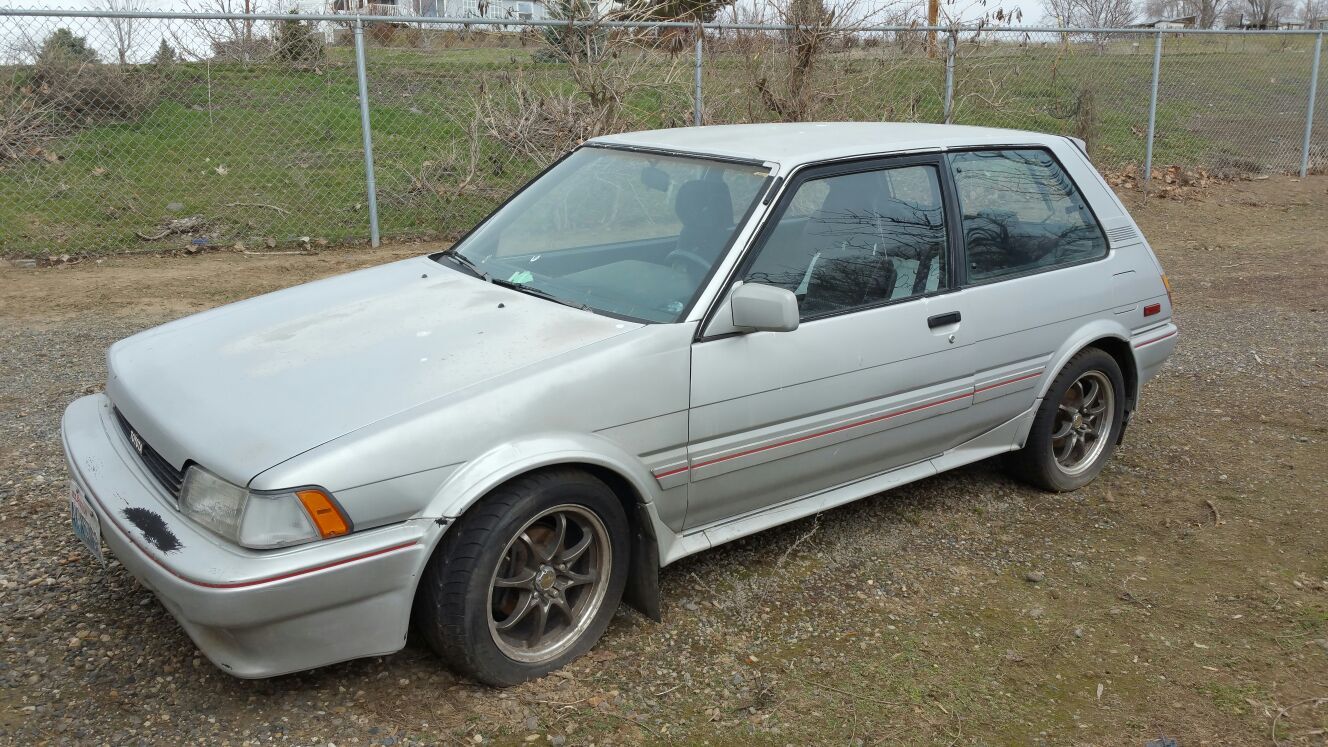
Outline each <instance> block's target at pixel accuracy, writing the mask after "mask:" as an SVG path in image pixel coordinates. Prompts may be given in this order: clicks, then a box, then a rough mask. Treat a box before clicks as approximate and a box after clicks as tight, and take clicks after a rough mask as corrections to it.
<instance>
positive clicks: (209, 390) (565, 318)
mask: <svg viewBox="0 0 1328 747" xmlns="http://www.w3.org/2000/svg"><path fill="white" fill-rule="evenodd" d="M639 326H640V325H638V324H635V323H631V322H624V321H619V320H616V319H611V318H607V317H604V316H599V315H596V314H593V313H591V312H588V311H583V310H579V309H573V308H570V307H567V306H563V305H560V304H557V303H553V302H551V301H547V300H544V299H539V298H534V297H532V296H528V295H525V294H522V293H519V292H517V291H514V290H511V289H508V288H503V287H500V286H495V285H491V284H489V283H486V282H484V281H482V280H479V279H478V278H474V277H472V276H470V275H466V274H463V273H461V272H459V271H457V270H454V269H451V268H450V267H445V266H442V265H439V264H437V263H435V262H433V261H432V260H429V259H428V258H425V257H419V258H415V259H411V260H406V261H403V262H396V263H393V264H389V265H383V266H380V267H375V268H372V269H368V270H362V271H359V272H354V273H350V274H347V275H340V276H337V277H333V278H329V279H326V280H321V281H317V282H313V283H309V284H307V285H301V286H297V287H294V288H289V289H286V290H283V291H278V292H276V293H271V294H268V295H265V296H260V297H258V298H254V299H250V300H248V301H242V302H240V303H236V304H232V305H229V306H224V307H221V308H218V309H214V310H212V311H208V312H204V313H201V314H197V315H194V316H191V317H186V318H184V319H180V320H178V321H175V322H171V323H169V324H165V325H162V326H160V327H157V328H155V329H150V330H148V331H146V332H142V333H140V334H137V335H134V336H133V337H129V338H127V339H125V340H121V341H120V342H118V343H116V344H115V345H113V346H112V347H111V350H110V352H109V353H108V356H107V358H108V361H107V362H108V368H109V379H108V383H107V393H108V394H109V396H110V397H111V400H112V402H114V403H115V405H116V407H117V408H119V410H120V411H121V413H122V414H123V415H124V417H125V419H126V420H127V421H128V422H129V423H130V424H131V425H132V427H133V428H134V430H135V431H137V432H138V435H139V436H140V437H141V438H142V439H143V440H144V441H146V442H147V443H148V445H150V446H151V447H152V448H153V449H155V450H156V451H157V452H158V453H159V454H161V455H162V456H163V457H164V458H165V459H166V460H167V461H169V462H170V463H171V464H172V465H174V466H175V467H177V468H182V467H183V465H184V464H186V463H188V462H196V463H198V464H200V465H202V466H204V467H207V468H208V469H210V470H212V471H213V472H215V473H217V474H218V475H220V476H222V477H224V478H226V479H228V480H232V481H234V482H238V483H241V484H243V483H247V482H248V481H249V480H250V479H252V478H253V477H254V476H255V475H257V474H258V473H259V472H262V471H263V470H265V469H267V468H269V467H272V466H273V465H276V464H278V463H280V462H282V461H285V460H286V459H289V458H291V457H293V456H295V455H297V454H300V453H302V452H304V451H307V450H308V449H311V448H314V447H316V446H319V445H320V444H323V443H326V442H328V441H331V440H332V439H335V438H338V437H340V436H343V435H345V434H346V433H349V432H351V431H353V430H356V429H358V428H361V427H364V426H366V425H368V424H370V423H373V422H375V421H377V420H381V419H383V418H386V417H390V416H392V415H394V414H397V413H400V412H403V411H405V410H408V409H410V408H412V407H416V406H418V405H420V404H423V403H425V402H428V401H431V400H435V399H438V398H440V397H446V396H449V395H453V394H455V393H457V392H459V391H461V390H463V389H465V388H467V387H469V386H471V385H473V384H477V383H479V382H481V381H485V380H488V379H491V378H493V377H497V376H502V375H504V374H509V373H512V372H514V371H517V370H519V369H522V368H526V367H528V366H533V365H536V364H538V363H539V362H540V361H543V360H546V359H548V358H551V357H553V356H556V355H560V354H563V353H566V352H568V351H570V350H573V349H576V348H579V347H582V346H585V345H589V344H592V343H595V342H598V341H600V340H604V339H606V338H609V337H612V336H614V335H619V334H623V333H625V332H628V331H630V330H632V329H635V328H637V327H639Z"/></svg>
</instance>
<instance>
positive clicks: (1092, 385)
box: [1011, 348, 1125, 492]
mask: <svg viewBox="0 0 1328 747" xmlns="http://www.w3.org/2000/svg"><path fill="white" fill-rule="evenodd" d="M1124 418H1125V380H1124V377H1122V375H1121V370H1120V366H1119V365H1118V364H1117V363H1116V359H1115V358H1112V357H1111V356H1110V355H1109V354H1107V353H1106V352H1105V351H1103V350H1099V349H1098V348H1088V349H1086V350H1084V351H1082V352H1080V353H1079V354H1078V355H1076V356H1075V357H1074V358H1071V359H1070V362H1069V363H1067V364H1066V365H1065V368H1063V369H1061V372H1060V373H1059V374H1058V375H1057V376H1056V379H1055V381H1053V382H1052V385H1051V388H1050V389H1049V390H1048V391H1047V395H1046V397H1044V398H1043V400H1042V405H1041V406H1040V407H1039V408H1038V412H1037V415H1036V416H1034V419H1033V426H1032V428H1031V430H1030V431H1029V434H1028V441H1027V443H1026V444H1025V445H1024V448H1023V449H1020V450H1019V451H1017V452H1015V453H1014V454H1013V455H1012V456H1011V464H1012V466H1013V467H1014V471H1015V472H1016V474H1018V475H1019V476H1020V477H1021V478H1023V479H1024V480H1026V481H1028V482H1030V483H1032V484H1033V485H1036V486H1037V487H1040V488H1043V489H1044V490H1051V491H1056V492H1063V491H1067V490H1075V489H1078V488H1081V487H1083V486H1084V485H1087V484H1088V483H1090V482H1092V481H1093V478H1095V477H1097V475H1098V473H1099V472H1101V471H1102V468H1103V467H1104V466H1106V463H1107V460H1108V459H1110V458H1111V455H1112V453H1113V452H1114V451H1115V449H1116V441H1117V440H1118V439H1119V437H1120V429H1121V427H1122V425H1123V423H1124Z"/></svg>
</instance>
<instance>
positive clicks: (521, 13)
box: [327, 0, 618, 21]
mask: <svg viewBox="0 0 1328 747" xmlns="http://www.w3.org/2000/svg"><path fill="white" fill-rule="evenodd" d="M596 7H598V8H599V12H600V13H608V12H611V11H612V9H614V8H615V7H618V3H616V1H612V0H599V1H598V3H596ZM327 9H328V12H332V13H360V15H365V16H401V17H402V19H421V17H422V19H517V20H523V21H530V20H535V21H542V20H544V19H548V17H550V13H548V9H547V8H546V7H544V1H543V0H328V1H327Z"/></svg>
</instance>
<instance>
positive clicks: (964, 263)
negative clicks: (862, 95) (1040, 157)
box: [943, 145, 1113, 290]
mask: <svg viewBox="0 0 1328 747" xmlns="http://www.w3.org/2000/svg"><path fill="white" fill-rule="evenodd" d="M1010 150H1038V151H1042V152H1043V153H1046V154H1047V157H1048V158H1050V159H1051V160H1052V162H1053V163H1055V164H1056V167H1057V168H1059V169H1060V170H1061V173H1062V174H1064V175H1065V178H1066V179H1067V180H1069V182H1070V186H1071V187H1073V188H1074V191H1075V194H1076V195H1078V197H1079V200H1080V201H1081V202H1083V204H1084V206H1085V207H1087V208H1088V214H1089V215H1090V216H1092V218H1093V225H1095V226H1097V232H1098V234H1099V235H1100V236H1101V237H1102V245H1103V246H1104V247H1106V251H1105V252H1103V254H1102V255H1101V256H1098V257H1089V258H1087V259H1080V260H1075V261H1073V262H1061V263H1060V264H1055V265H1045V266H1042V267H1034V268H1032V269H1029V270H1024V271H1023V272H1012V273H1010V274H1008V275H1000V276H998V277H994V278H987V279H985V280H973V281H970V280H969V279H968V234H967V233H966V232H965V231H964V230H963V219H964V216H963V211H962V208H961V206H960V204H959V186H958V185H957V184H955V182H954V163H953V159H952V157H953V156H955V155H957V154H961V153H986V152H998V151H1010ZM943 155H944V160H945V173H946V176H947V177H948V178H949V185H950V195H951V197H952V198H953V204H954V213H955V220H956V221H957V222H958V223H959V234H958V238H959V241H958V242H957V244H958V248H959V254H958V260H957V261H956V262H954V272H955V280H956V283H955V290H960V289H963V288H978V287H981V286H984V285H991V284H993V283H1002V282H1005V281H1007V280H1018V279H1020V278H1026V277H1031V276H1033V275H1041V274H1042V273H1044V272H1055V271H1057V270H1064V269H1066V268H1069V267H1078V266H1080V265H1087V264H1092V263H1093V262H1102V261H1105V260H1107V259H1109V258H1110V257H1111V253H1112V251H1113V250H1112V248H1111V242H1110V241H1109V240H1108V239H1107V232H1106V231H1105V230H1104V229H1103V228H1102V219H1101V218H1099V217H1098V216H1097V211H1096V210H1094V209H1093V203H1092V201H1091V200H1089V199H1088V198H1087V197H1085V196H1084V190H1083V189H1081V188H1080V187H1079V183H1078V182H1076V181H1075V179H1074V174H1073V173H1071V172H1070V170H1069V169H1067V168H1065V164H1064V163H1063V162H1061V159H1059V158H1057V157H1056V153H1055V152H1054V151H1052V149H1051V148H1050V147H1048V146H1046V145H975V146H972V147H965V148H950V149H948V150H946V151H945V153H944V154H943Z"/></svg>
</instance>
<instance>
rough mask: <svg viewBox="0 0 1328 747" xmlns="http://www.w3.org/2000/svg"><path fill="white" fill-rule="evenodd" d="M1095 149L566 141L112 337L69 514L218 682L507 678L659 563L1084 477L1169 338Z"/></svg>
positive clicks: (691, 137)
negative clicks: (186, 311)
mask: <svg viewBox="0 0 1328 747" xmlns="http://www.w3.org/2000/svg"><path fill="white" fill-rule="evenodd" d="M1176 341H1177V329H1176V327H1175V326H1174V325H1173V323H1172V310H1171V303H1170V298H1169V295H1168V288H1167V282H1166V278H1165V277H1164V276H1163V274H1162V270H1161V268H1160V267H1159V266H1158V262H1157V260H1156V259H1155V257H1154V256H1153V253H1152V251H1151V250H1150V248H1149V246H1148V244H1147V242H1146V241H1145V240H1144V237H1143V236H1142V235H1141V233H1140V232H1139V229H1138V227H1137V226H1136V225H1135V223H1134V221H1133V220H1131V218H1130V216H1129V214H1127V212H1126V210H1125V208H1124V206H1122V204H1121V202H1120V201H1119V200H1118V199H1116V197H1115V196H1114V195H1113V193H1112V191H1111V190H1110V189H1109V188H1108V187H1107V185H1106V183H1105V182H1104V181H1103V180H1102V178H1101V177H1100V176H1099V175H1098V174H1097V172H1096V171H1095V170H1094V169H1093V167H1092V166H1091V165H1090V164H1089V161H1088V158H1087V157H1086V156H1085V154H1084V152H1083V149H1082V144H1080V143H1078V142H1076V141H1073V140H1070V139H1067V138H1064V137H1059V136H1053V135H1043V134H1037V133H1032V132H1016V131H1011V130H995V129H983V128H971V127H946V126H936V125H920V124H865V123H864V124H770V125H741V126H727V127H699V128H693V129H677V130H662V131H656V132H638V133H631V134H626V135H614V136H610V137H602V138H596V139H594V140H591V141H589V142H587V143H586V144H585V145H583V146H582V147H580V148H578V149H576V150H575V151H573V152H572V153H570V154H568V155H567V156H566V157H564V158H563V159H561V160H560V161H558V163H556V164H555V165H554V166H552V167H551V168H549V169H548V170H547V171H545V172H544V173H543V174H542V175H541V176H539V178H537V179H536V180H534V181H533V182H531V183H530V184H529V185H528V186H526V187H525V188H524V189H522V190H521V191H520V192H518V193H517V194H516V195H515V196H513V197H512V198H511V199H510V200H509V201H508V202H507V203H506V204H504V205H503V206H502V207H500V208H499V209H498V210H497V211H495V212H494V213H493V214H492V215H491V216H489V218H487V219H486V220H485V221H484V222H483V223H481V224H480V225H479V226H478V227H477V228H475V229H474V230H473V231H472V232H471V233H470V234H469V235H468V236H466V237H465V238H464V239H463V240H461V241H460V242H458V243H457V244H456V245H455V246H454V247H452V248H451V249H449V250H447V251H444V252H440V253H438V254H434V255H431V256H427V257H419V258H416V259H409V260H406V261H402V262H395V263H392V264H388V265H383V266H380V267H375V268H372V269H368V270H363V271H360V272H354V273H351V274H348V275H342V276H338V277H333V278H329V279H326V280H321V281H318V282H314V283H309V284H307V285H302V286H299V287H295V288H290V289H288V290H283V291H280V292H277V293H272V294H269V295H266V296H261V297H258V298H254V299H250V300H248V301H243V302H240V303H236V304H232V305H229V306H225V307H222V308H219V309H215V310H212V311H208V312H204V313H202V314H197V315H194V316H191V317H188V318H185V319H181V320H179V321H176V322H172V323H170V324H166V325H163V326H161V327H157V328H156V329H151V330H148V331H146V332H142V333H140V334H137V335H134V336H133V337H130V338H128V339H126V340H122V341H120V342H118V343H116V344H115V345H113V346H112V347H111V349H110V351H109V353H108V356H107V357H108V367H109V381H108V382H107V386H106V392H105V393H104V394H96V395H92V396H89V397H84V398H82V399H80V400H78V401H76V402H74V403H73V404H72V405H70V406H69V409H68V410H67V411H66V413H65V417H64V423H63V437H64V446H65V451H66V453H67V454H68V460H69V467H70V473H71V477H72V480H71V485H70V496H69V501H70V510H71V513H72V515H73V524H74V529H75V532H76V533H77V534H78V536H79V537H80V538H82V540H83V541H84V542H85V543H86V544H87V545H88V547H89V548H90V549H91V550H92V552H93V553H94V554H95V555H97V556H98V557H101V556H102V553H103V548H104V547H105V548H109V551H110V552H111V553H114V555H115V557H116V558H118V559H119V560H120V562H121V563H123V565H124V567H125V568H126V569H127V570H128V571H129V572H130V573H132V574H133V575H134V576H135V577H136V578H138V579H139V580H140V581H141V582H142V583H144V584H145V585H147V586H148V587H149V588H151V589H152V590H153V591H154V592H155V593H156V594H157V596H158V598H160V599H161V602H162V604H164V605H165V606H166V608H167V609H168V610H170V612H171V613H172V614H173V615H174V616H175V617H176V618H177V619H178V620H179V622H180V624H181V625H182V626H183V627H184V629H185V630H186V631H187V632H188V634H189V635H190V637H192V638H193V640H194V641H195V643H197V644H198V647H199V648H200V649H202V650H203V652H204V653H205V654H206V655H207V656H208V657H209V658H210V659H211V660H212V661H213V662H215V663H216V665H217V666H219V667H220V668H221V669H223V670H225V671H227V672H230V673H231V674H234V675H237V676H240V677H267V676H271V675H277V674H281V673H284V672H291V671H296V670H301V669H308V668H310V667H317V666H320V665H324V664H329V663H332V662H337V661H342V660H345V659H351V658H355V657H361V656H369V655H375V654H386V653H390V652H393V651H396V650H398V649H400V648H401V647H402V646H403V645H404V643H405V640H406V632H407V628H408V627H409V626H410V625H411V624H412V623H413V624H414V625H415V626H416V628H417V629H418V630H419V632H420V633H421V634H422V637H423V638H424V639H425V640H427V641H428V642H429V644H430V645H431V646H432V647H433V648H434V649H436V650H437V651H438V653H439V654H440V655H441V656H442V658H443V659H444V660H445V661H446V662H447V663H448V664H449V665H451V666H452V667H453V668H454V669H456V670H457V671H458V672H461V673H464V674H466V675H469V676H471V677H474V678H476V679H478V680H481V681H483V682H487V683H491V684H494V685H509V684H512V683H516V682H520V681H522V680H525V679H529V678H531V677H537V676H540V675H543V674H545V673H547V672H549V671H551V670H553V669H555V668H557V667H559V666H561V665H563V664H565V663H567V662H568V661H570V660H572V659H573V658H575V657H577V656H579V655H581V654H582V653H584V652H585V651H586V650H588V649H589V648H590V647H591V646H592V645H594V643H595V641H596V640H597V639H598V638H599V637H600V635H601V634H602V633H603V632H604V629H605V627H606V626H607V625H608V624H609V620H610V618H611V617H612V616H613V614H614V611H615V610H616V609H617V608H618V606H619V604H620V602H622V601H626V602H628V603H629V604H631V605H633V606H634V607H636V608H638V609H639V610H641V611H642V612H644V613H645V614H647V615H650V616H652V617H655V618H656V619H658V617H659V609H660V601H659V585H658V581H657V578H658V572H659V568H660V567H661V566H665V565H667V564H669V563H672V562H674V561H676V560H678V559H679V558H682V557H684V556H687V555H690V554H692V553H695V552H699V551H702V550H705V549H706V548H709V547H711V546H714V545H718V544H720V543H723V542H728V541H729V540H732V539H735V538H738V537H742V536H744V535H748V534H751V533H753V532H757V531H760V530H762V529H765V528H767V527H771V526H775V525H778V524H782V523H784V522H788V521H792V520H794V519H797V518H799V517H804V516H807V515H810V514H813V513H816V512H818V511H823V510H825V509H828V508H830V507H833V506H837V505H840V504H843V503H846V502H848V501H853V500H856V499H859V498H862V497H865V496H870V495H875V494H877V493H880V492H881V491H883V490H886V489H888V488H892V487H895V486H897V485H901V484H904V483H907V482H911V481H913V480H918V479H921V478H924V477H927V476H929V475H934V474H936V473H938V472H941V471H943V470H948V469H951V468H953V467H957V466H959V465H962V464H967V463H969V462H974V461H977V460H979V459H985V458H988V457H992V456H996V455H998V454H1005V453H1007V452H1013V453H1012V454H1011V455H1010V457H1009V461H1010V464H1011V466H1012V468H1013V469H1014V470H1015V471H1016V472H1017V473H1018V474H1019V475H1021V476H1022V477H1023V478H1024V479H1026V480H1027V481H1028V482H1029V483H1031V484H1033V485H1035V486H1038V487H1040V488H1044V489H1047V490H1059V491H1063V490H1074V489H1076V488H1079V487H1081V486H1083V485H1084V484H1086V483H1088V482H1089V481H1090V480H1092V479H1093V478H1094V477H1095V476H1096V475H1097V474H1098V473H1099V472H1100V471H1101V470H1102V468H1103V466H1104V465H1105V464H1106V462H1107V461H1108V459H1110V457H1111V454H1112V452H1113V450H1114V449H1115V447H1116V446H1117V444H1119V443H1120V441H1121V438H1122V436H1123V435H1124V432H1125V426H1126V425H1127V423H1129V421H1130V417H1131V415H1132V414H1133V413H1134V411H1135V409H1136V407H1137V405H1138V401H1139V391H1140V388H1141V387H1142V385H1143V384H1144V383H1145V382H1146V381H1148V379H1149V378H1151V377H1152V376H1153V375H1154V374H1155V373H1157V371H1158V369H1159V368H1160V367H1161V366H1162V364H1163V362H1164V361H1165V360H1166V359H1167V357H1168V356H1169V355H1170V354H1171V352H1172V350H1173V349H1174V348H1175V346H1176Z"/></svg>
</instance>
